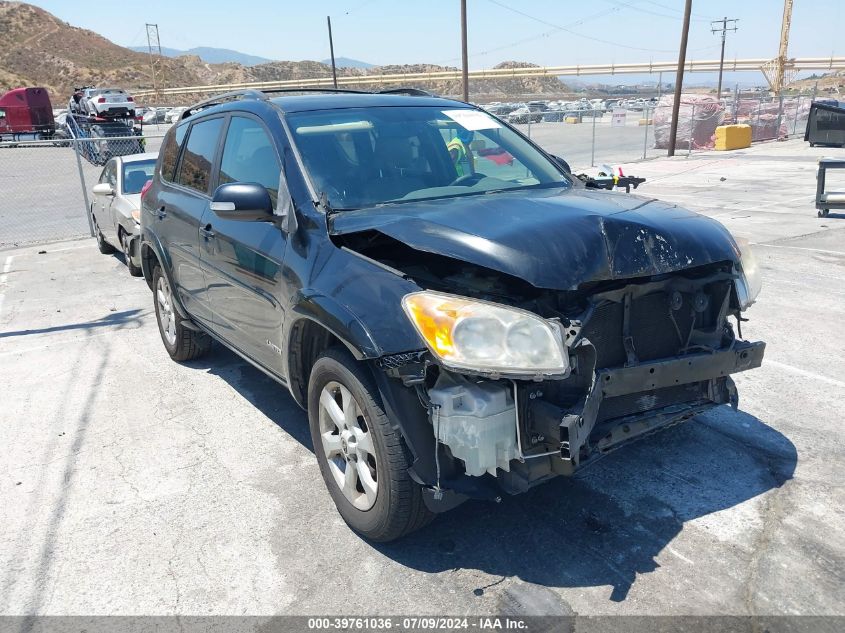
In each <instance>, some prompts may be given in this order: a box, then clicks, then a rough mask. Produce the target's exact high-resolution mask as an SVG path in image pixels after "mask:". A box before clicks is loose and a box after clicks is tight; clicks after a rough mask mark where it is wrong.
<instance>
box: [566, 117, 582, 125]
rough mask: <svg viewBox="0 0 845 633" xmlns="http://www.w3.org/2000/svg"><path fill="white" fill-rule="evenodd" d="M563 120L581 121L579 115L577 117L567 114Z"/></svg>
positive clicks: (568, 121)
mask: <svg viewBox="0 0 845 633" xmlns="http://www.w3.org/2000/svg"><path fill="white" fill-rule="evenodd" d="M563 122H564V123H580V122H581V117H577V116H568V117H566V118H564V119H563Z"/></svg>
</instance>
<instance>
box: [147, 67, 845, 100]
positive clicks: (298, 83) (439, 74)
mask: <svg viewBox="0 0 845 633" xmlns="http://www.w3.org/2000/svg"><path fill="white" fill-rule="evenodd" d="M769 61H770V60H769V59H734V60H733V61H731V60H725V64H724V70H725V72H762V70H761V69H762V67H763V65H764V64H766V63H767V62H769ZM785 67H786V68H788V69H792V70H794V71H795V72H801V71H810V70H813V71H815V70H818V71H825V72H832V71H837V70H845V57H801V58H794V59H788V60H786V63H785ZM677 68H678V62H676V61H674V62H648V63H635V64H588V65H584V64H579V65H575V66H534V67H527V68H489V69H485V70H470V71H469V79H470V80H475V79H512V78H523V77H571V76H581V75H587V76H590V75H633V74H658V73H675V72H676V70H677ZM684 69H685V72H688V73H696V72H718V71H719V60H718V59H715V60H690V61H688V62H686V63H685V64H684ZM460 79H461V71H460V69H458V70H440V71H434V72H423V73H388V74H374V75H370V74H362V75H347V76H339V77H338V78H337V84H338V87H343V86H366V85H373V84H388V85H389V84H396V85H408V84H418V83H426V82H430V81H448V80H457V81H460ZM332 86H333V80H332V77H331V75H328V76H326V77H313V78H310V79H284V80H279V81H259V82H248V83H230V84H214V85H205V86H183V87H180V88H163V89H160V90H158V91H156V90H138V91H135V93H134V94H135V96H136V97H166V96H170V95H173V96H175V95H189V94H190V95H194V94H207V93H210V92H223V91H229V90H241V89H254V90H272V89H277V88H288V89H292V88H327V87H332Z"/></svg>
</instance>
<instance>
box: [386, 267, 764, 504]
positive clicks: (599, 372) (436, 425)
mask: <svg viewBox="0 0 845 633" xmlns="http://www.w3.org/2000/svg"><path fill="white" fill-rule="evenodd" d="M736 279H737V274H736V273H735V272H733V271H732V270H731V267H730V265H727V264H726V265H717V266H712V267H707V268H705V269H695V270H688V271H682V272H681V273H678V274H675V275H669V276H665V278H663V279H657V280H647V281H643V280H632V281H630V282H614V283H612V284H610V285H611V286H612V287H611V288H604V287H602V285H598V286H597V287H594V288H591V289H588V290H584V291H578V292H545V293H539V294H538V296H536V297H534V298H532V299H531V300H529V301H528V302H527V304H526V305H524V306H523V307H524V308H532V309H533V310H534V313H535V314H537V315H539V316H541V317H543V318H544V319H546V320H547V321H548V323H550V324H551V326H552V327H554V328H555V329H556V330H557V332H559V336H560V339H559V340H560V342H561V344H562V346H563V349H564V350H565V353H566V367H565V368H562V370H561V371H560V372H558V373H557V374H554V373H551V372H549V373H547V374H546V375H543V374H542V372H539V373H535V374H534V375H531V374H530V372H529V373H525V372H523V373H522V374H521V375H508V373H507V372H502V371H501V370H490V369H489V368H484V367H478V368H476V369H475V370H473V369H470V368H466V367H465V368H455V367H454V366H452V367H447V366H446V365H448V364H449V363H448V361H447V362H446V364H445V365H444V363H443V362H442V361H441V359H439V358H438V355H437V353H434V352H433V351H431V350H430V351H429V352H426V353H421V354H416V355H407V356H406V357H405V358H404V359H401V360H400V359H397V358H393V359H390V360H392V362H393V365H392V366H387V370H388V372H389V373H390V374H391V375H392V376H394V377H397V378H400V379H402V381H403V383H404V384H405V385H407V386H411V387H413V388H415V389H416V390H417V391H418V395H419V396H420V399H421V401H422V402H423V403H425V406H426V407H427V409H428V415H429V420H430V423H431V425H432V432H433V433H434V435H435V437H436V438H437V440H438V443H439V448H438V460H439V461H440V462H441V463H440V464H439V471H438V472H439V473H440V478H439V480H436V481H434V482H429V483H430V484H433V485H432V488H433V489H434V490H438V489H441V488H452V489H458V490H461V491H463V492H464V494H467V495H468V496H480V497H490V496H495V490H496V489H497V488H501V489H503V490H504V491H506V492H508V493H511V494H514V493H519V492H523V491H525V490H527V489H529V488H530V487H532V486H534V485H536V484H539V483H541V482H543V481H546V480H547V479H549V478H551V477H553V476H555V475H570V474H572V473H573V472H574V471H575V470H576V469H577V468H578V467H579V466H581V465H583V464H584V463H586V462H587V461H589V460H590V459H593V458H595V457H596V456H598V455H601V454H602V453H606V452H608V451H611V450H613V449H615V448H617V447H619V446H620V445H621V444H623V443H625V442H628V441H631V440H633V439H635V438H638V437H641V436H643V435H645V434H648V433H651V432H653V431H656V430H658V429H662V428H665V427H668V426H670V425H673V424H677V423H679V422H683V421H685V420H688V419H690V418H691V417H693V416H694V415H697V414H699V413H702V412H703V411H706V410H708V409H710V408H712V407H715V406H718V405H720V404H731V405H732V406H734V407H736V406H737V392H736V388H735V386H734V383H733V381H732V380H731V378H730V374H733V373H736V372H739V371H744V370H747V369H752V368H755V367H759V366H760V364H761V362H762V358H763V353H764V349H765V344H764V343H762V342H747V341H743V340H741V339H739V338H738V337H737V336H736V334H735V332H734V328H733V326H732V324H731V321H730V319H729V317H731V316H732V317H734V319H736V322H737V323H739V322H740V318H741V317H740V309H739V303H738V295H737V291H736ZM441 296H443V297H446V295H441ZM444 309H445V310H447V311H448V310H449V309H451V306H450V305H449V304H448V302H446V305H445V306H444ZM441 345H442V341H441ZM390 360H389V361H388V362H390ZM443 473H448V475H449V477H448V479H449V481H446V480H445V479H446V478H444V476H443ZM461 475H467V476H470V477H473V478H478V479H479V481H477V482H475V484H474V485H468V484H467V482H461V483H459V484H456V483H455V479H456V478H458V477H460V476H461ZM493 478H495V481H491V480H492V479H493ZM491 484H494V485H491Z"/></svg>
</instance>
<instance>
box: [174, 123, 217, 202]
mask: <svg viewBox="0 0 845 633" xmlns="http://www.w3.org/2000/svg"><path fill="white" fill-rule="evenodd" d="M223 121H224V119H222V118H217V119H209V120H207V121H199V122H197V123H194V124H193V125H192V126H191V133H190V134H189V135H188V143H187V145H185V151H184V152H182V160H180V161H179V175H178V176H177V177H176V182H177V183H179V184H180V185H184V186H185V187H190V188H191V189H196V190H197V191H199V192H200V193H208V186H209V183H210V182H211V168H212V163H213V161H214V151H215V150H216V149H217V140H218V138H219V137H220V129H221V128H222V127H223Z"/></svg>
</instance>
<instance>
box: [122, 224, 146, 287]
mask: <svg viewBox="0 0 845 633" xmlns="http://www.w3.org/2000/svg"><path fill="white" fill-rule="evenodd" d="M130 243H131V242H130V240H129V236H127V235H126V233H125V232H124V231H121V232H120V244H121V246H123V258H124V259H125V260H126V267H127V268H128V269H129V274H130V275H132V276H133V277H143V275H144V271H143V270H142V269H141V267H140V266H136V265H135V264H133V263H132V256H131V255H130V251H131V249H130V248H129V245H130Z"/></svg>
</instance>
